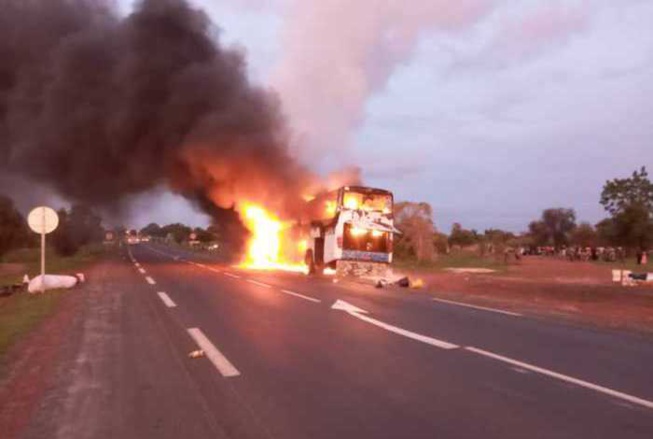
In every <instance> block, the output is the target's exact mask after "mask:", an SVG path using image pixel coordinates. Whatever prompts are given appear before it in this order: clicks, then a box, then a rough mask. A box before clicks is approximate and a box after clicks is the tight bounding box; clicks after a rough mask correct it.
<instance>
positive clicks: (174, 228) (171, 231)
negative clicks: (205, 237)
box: [161, 223, 192, 244]
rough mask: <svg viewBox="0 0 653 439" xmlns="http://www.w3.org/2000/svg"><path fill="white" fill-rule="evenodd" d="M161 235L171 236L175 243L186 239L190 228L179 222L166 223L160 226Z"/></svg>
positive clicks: (190, 230)
mask: <svg viewBox="0 0 653 439" xmlns="http://www.w3.org/2000/svg"><path fill="white" fill-rule="evenodd" d="M161 232H162V233H163V236H165V237H166V238H167V237H171V238H172V239H173V240H174V241H175V242H176V243H177V244H181V243H182V242H183V241H187V240H188V237H189V236H190V234H191V232H192V229H191V228H190V227H188V226H186V225H184V224H181V223H174V224H168V225H167V226H163V227H162V228H161Z"/></svg>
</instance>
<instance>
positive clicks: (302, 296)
mask: <svg viewBox="0 0 653 439" xmlns="http://www.w3.org/2000/svg"><path fill="white" fill-rule="evenodd" d="M281 292H282V293H284V294H290V295H291V296H295V297H299V298H300V299H304V300H310V301H311V302H316V303H320V300H319V299H315V298H313V297H308V296H304V295H303V294H299V293H295V292H294V291H290V290H281Z"/></svg>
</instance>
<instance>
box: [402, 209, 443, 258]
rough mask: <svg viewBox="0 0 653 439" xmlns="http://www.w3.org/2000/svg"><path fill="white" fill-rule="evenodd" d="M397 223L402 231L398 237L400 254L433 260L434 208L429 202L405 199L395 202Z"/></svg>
mask: <svg viewBox="0 0 653 439" xmlns="http://www.w3.org/2000/svg"><path fill="white" fill-rule="evenodd" d="M394 215H395V224H396V227H397V228H398V229H399V230H400V231H401V232H402V235H399V236H398V237H397V242H396V247H397V250H398V252H397V254H398V256H400V257H401V256H404V257H415V258H416V259H417V260H418V261H428V260H432V259H433V257H434V255H435V247H434V243H433V234H434V233H435V226H434V225H433V209H432V208H431V206H430V205H429V204H428V203H414V202H409V201H404V202H401V203H397V204H395V210H394Z"/></svg>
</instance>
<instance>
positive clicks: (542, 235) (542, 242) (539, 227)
mask: <svg viewBox="0 0 653 439" xmlns="http://www.w3.org/2000/svg"><path fill="white" fill-rule="evenodd" d="M528 235H529V237H530V239H531V245H534V246H537V247H539V246H542V247H543V246H547V245H552V244H553V241H552V240H551V237H550V235H549V231H548V230H547V227H546V224H544V221H542V220H537V221H531V223H530V224H529V225H528Z"/></svg>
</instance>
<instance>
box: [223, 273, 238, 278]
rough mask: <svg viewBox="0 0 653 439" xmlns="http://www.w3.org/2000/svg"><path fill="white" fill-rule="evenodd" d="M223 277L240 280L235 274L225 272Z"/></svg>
mask: <svg viewBox="0 0 653 439" xmlns="http://www.w3.org/2000/svg"><path fill="white" fill-rule="evenodd" d="M224 275H225V276H229V277H233V278H234V279H240V276H238V275H237V274H233V273H227V272H225V273H224Z"/></svg>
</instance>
